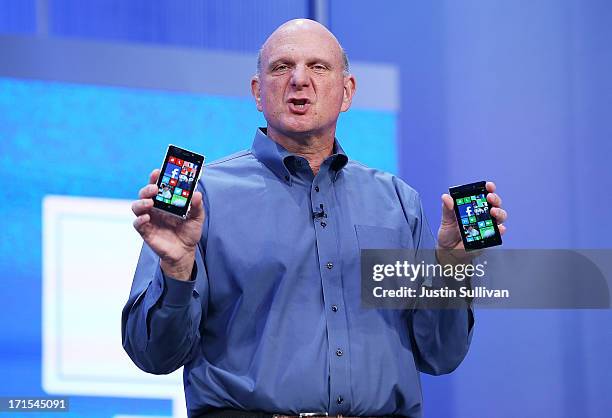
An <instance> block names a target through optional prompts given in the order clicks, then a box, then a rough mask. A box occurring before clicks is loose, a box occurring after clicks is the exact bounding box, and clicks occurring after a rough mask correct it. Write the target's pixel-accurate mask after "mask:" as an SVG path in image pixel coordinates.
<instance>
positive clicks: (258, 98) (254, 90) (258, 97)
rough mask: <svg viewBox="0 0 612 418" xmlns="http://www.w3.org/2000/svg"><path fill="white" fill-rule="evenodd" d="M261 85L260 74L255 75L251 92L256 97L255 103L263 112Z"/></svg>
mask: <svg viewBox="0 0 612 418" xmlns="http://www.w3.org/2000/svg"><path fill="white" fill-rule="evenodd" d="M260 87H261V85H260V84H259V76H258V75H254V76H253V78H251V94H252V95H253V98H254V99H255V105H256V106H257V110H259V111H260V112H263V107H262V106H261V88H260Z"/></svg>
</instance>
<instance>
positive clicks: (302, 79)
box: [291, 65, 310, 90]
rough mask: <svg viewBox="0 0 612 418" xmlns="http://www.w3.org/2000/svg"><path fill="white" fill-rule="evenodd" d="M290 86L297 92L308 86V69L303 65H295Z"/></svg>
mask: <svg viewBox="0 0 612 418" xmlns="http://www.w3.org/2000/svg"><path fill="white" fill-rule="evenodd" d="M291 85H292V86H293V87H295V88H296V89H298V90H301V89H303V88H304V87H308V86H309V85H310V77H309V76H308V69H307V68H306V66H304V65H296V66H295V68H294V69H293V73H292V74H291Z"/></svg>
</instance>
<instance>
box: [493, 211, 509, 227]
mask: <svg viewBox="0 0 612 418" xmlns="http://www.w3.org/2000/svg"><path fill="white" fill-rule="evenodd" d="M491 216H493V217H494V218H495V219H496V220H497V222H498V223H503V222H505V221H506V219H508V214H507V213H506V211H505V210H503V209H502V208H492V209H491Z"/></svg>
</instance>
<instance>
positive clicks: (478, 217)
mask: <svg viewBox="0 0 612 418" xmlns="http://www.w3.org/2000/svg"><path fill="white" fill-rule="evenodd" d="M448 191H449V192H450V195H451V197H452V198H453V201H454V203H455V215H456V216H457V222H458V223H459V230H460V231H461V238H462V239H463V246H464V247H465V250H466V251H470V250H478V249H481V248H486V247H493V246H495V245H501V243H502V239H501V234H500V233H499V229H498V228H497V222H496V221H495V218H494V217H492V216H491V213H490V209H491V206H490V205H489V202H487V194H488V193H489V192H487V189H486V187H485V182H484V181H478V182H476V183H470V184H464V185H462V186H454V187H450V188H449V189H448Z"/></svg>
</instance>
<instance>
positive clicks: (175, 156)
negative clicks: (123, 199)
mask: <svg viewBox="0 0 612 418" xmlns="http://www.w3.org/2000/svg"><path fill="white" fill-rule="evenodd" d="M203 164H204V156H203V155H200V154H197V153H195V152H193V151H188V150H186V149H183V148H179V147H177V146H174V145H168V151H167V152H166V158H164V163H163V165H162V168H161V173H160V175H159V179H157V187H158V188H159V192H158V193H157V196H155V199H153V207H154V208H156V209H159V210H163V211H165V212H167V213H170V214H172V215H176V216H180V217H181V218H183V219H185V218H187V213H188V212H189V207H190V206H191V198H192V197H193V192H194V191H195V188H196V185H197V184H198V179H199V178H200V173H201V171H202V166H203Z"/></svg>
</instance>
